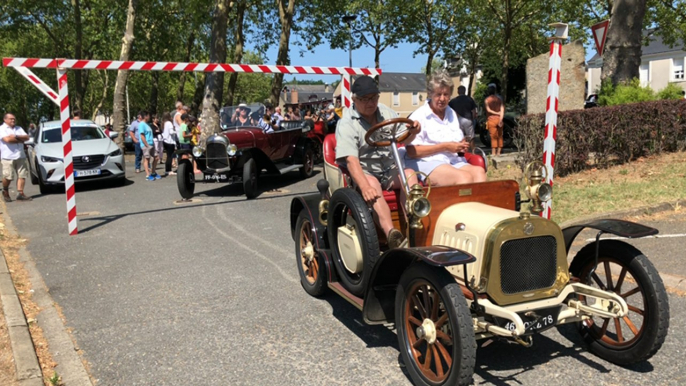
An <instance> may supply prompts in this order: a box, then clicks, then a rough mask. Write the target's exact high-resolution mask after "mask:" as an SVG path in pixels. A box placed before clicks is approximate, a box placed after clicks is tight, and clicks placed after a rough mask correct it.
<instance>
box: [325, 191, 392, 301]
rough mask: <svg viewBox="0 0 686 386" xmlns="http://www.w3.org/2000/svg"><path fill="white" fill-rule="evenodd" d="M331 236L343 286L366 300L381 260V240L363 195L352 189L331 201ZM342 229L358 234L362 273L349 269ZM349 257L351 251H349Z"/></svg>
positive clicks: (329, 228) (329, 221) (335, 264)
mask: <svg viewBox="0 0 686 386" xmlns="http://www.w3.org/2000/svg"><path fill="white" fill-rule="evenodd" d="M327 218H328V236H329V243H330V245H331V250H332V254H333V262H334V266H335V267H336V272H338V277H339V278H340V280H341V283H342V284H343V286H344V287H345V288H346V289H347V290H348V291H350V293H351V294H353V295H355V296H359V297H362V295H363V294H364V289H365V288H366V285H367V282H368V281H369V276H370V275H371V271H372V268H373V267H374V265H375V264H376V261H377V260H378V259H379V256H380V252H379V237H378V236H377V234H376V227H375V226H374V220H373V219H372V214H371V212H370V210H369V207H368V206H367V203H365V202H364V200H363V199H362V196H360V194H359V193H357V192H356V191H354V190H353V189H350V188H342V189H338V190H336V191H335V192H334V193H333V195H332V196H331V200H329V214H328V216H327ZM339 228H347V229H349V230H352V231H354V233H353V234H354V236H356V237H357V241H358V243H359V246H360V254H361V256H357V258H358V259H362V270H361V271H358V272H352V271H351V270H349V269H348V268H347V267H346V263H345V262H344V260H343V259H344V256H343V254H342V251H341V246H340V245H339V242H338V235H339ZM347 253H348V254H349V253H350V251H347Z"/></svg>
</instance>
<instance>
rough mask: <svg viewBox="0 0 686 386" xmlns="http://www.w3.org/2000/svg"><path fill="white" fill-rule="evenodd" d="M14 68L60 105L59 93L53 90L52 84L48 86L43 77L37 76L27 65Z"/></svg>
mask: <svg viewBox="0 0 686 386" xmlns="http://www.w3.org/2000/svg"><path fill="white" fill-rule="evenodd" d="M14 69H15V70H17V72H18V73H19V74H21V76H23V77H24V78H26V80H28V81H29V82H31V83H32V84H33V85H34V86H36V88H37V89H38V91H40V92H42V93H43V95H45V96H46V97H48V98H49V99H50V100H51V101H52V102H53V103H54V104H56V105H57V106H59V105H60V102H59V101H58V96H57V93H56V92H55V91H53V89H52V88H50V86H48V85H47V84H46V83H45V82H43V81H42V80H41V78H39V77H38V76H36V74H34V73H33V72H32V71H31V70H29V69H28V68H26V67H14Z"/></svg>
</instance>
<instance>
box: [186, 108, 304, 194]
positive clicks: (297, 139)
mask: <svg viewBox="0 0 686 386" xmlns="http://www.w3.org/2000/svg"><path fill="white" fill-rule="evenodd" d="M236 111H241V112H240V113H239V114H234V113H235V112H236ZM265 111H266V109H265V106H264V105H262V104H252V105H249V106H246V105H242V106H241V107H240V108H239V106H228V107H224V108H222V109H221V111H220V117H221V119H220V121H221V123H220V124H221V128H222V132H221V133H219V134H214V135H212V136H210V137H209V138H207V141H206V142H205V144H201V145H198V146H195V147H194V148H193V149H192V150H179V151H177V152H176V153H177V154H178V155H180V156H184V155H185V156H186V157H187V158H183V159H181V160H179V169H178V174H177V183H178V188H179V193H180V194H181V197H183V198H184V199H190V198H191V197H193V194H194V191H195V183H196V182H215V183H216V182H224V183H230V184H231V183H241V184H243V190H244V191H245V195H246V197H247V198H248V199H251V198H255V197H257V196H258V195H259V190H258V187H257V179H258V177H259V176H260V175H261V174H262V173H266V174H277V175H279V174H284V173H287V172H290V171H293V170H298V171H299V172H300V175H301V176H302V177H303V178H307V177H310V176H312V172H313V168H314V159H315V153H314V152H315V149H316V147H315V144H314V143H313V141H312V139H310V138H308V133H309V132H310V130H312V129H311V127H310V126H309V125H307V124H305V123H302V124H300V125H297V126H294V127H292V126H289V127H287V128H277V129H276V130H274V131H273V132H267V131H265V130H263V129H262V128H260V127H259V118H260V117H262V116H263V115H264V112H265ZM238 115H240V116H241V117H240V119H238V118H236V117H237V116H238ZM192 160H194V161H195V162H196V163H197V167H198V169H200V170H201V171H202V173H203V175H202V177H201V178H196V176H195V175H194V174H193V165H192V163H191V161H192Z"/></svg>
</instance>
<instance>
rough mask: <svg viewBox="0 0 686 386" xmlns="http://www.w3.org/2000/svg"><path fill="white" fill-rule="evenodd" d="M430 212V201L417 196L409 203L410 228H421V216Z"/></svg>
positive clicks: (422, 226)
mask: <svg viewBox="0 0 686 386" xmlns="http://www.w3.org/2000/svg"><path fill="white" fill-rule="evenodd" d="M430 212H431V202H429V200H428V199H426V197H419V198H416V199H414V200H412V202H411V203H410V213H411V216H410V218H411V219H410V228H412V229H422V228H424V225H423V224H422V218H424V217H426V216H428V215H429V213H430Z"/></svg>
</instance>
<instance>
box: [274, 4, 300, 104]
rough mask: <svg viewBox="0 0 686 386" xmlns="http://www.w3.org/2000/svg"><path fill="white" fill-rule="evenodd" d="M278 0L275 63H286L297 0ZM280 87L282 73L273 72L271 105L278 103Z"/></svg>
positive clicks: (287, 61)
mask: <svg viewBox="0 0 686 386" xmlns="http://www.w3.org/2000/svg"><path fill="white" fill-rule="evenodd" d="M286 1H287V0H278V6H279V19H280V20H281V39H280V40H279V53H278V55H277V58H276V64H278V65H288V64H289V63H290V62H289V59H288V44H289V42H290V39H291V27H292V26H293V12H294V10H295V2H296V1H297V0H290V1H288V4H285V2H286ZM281 87H283V74H274V80H273V81H272V92H271V102H272V105H273V106H278V105H279V96H280V95H281Z"/></svg>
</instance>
